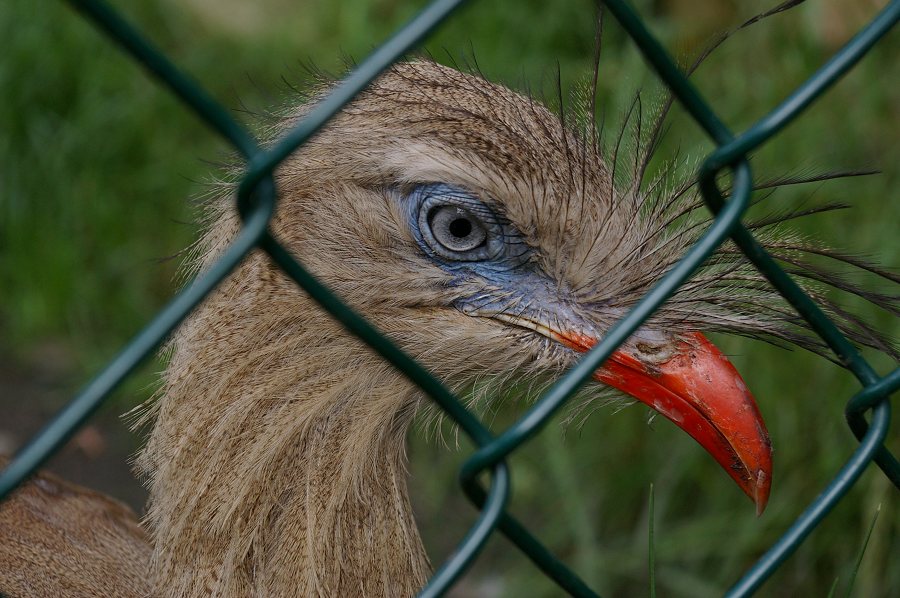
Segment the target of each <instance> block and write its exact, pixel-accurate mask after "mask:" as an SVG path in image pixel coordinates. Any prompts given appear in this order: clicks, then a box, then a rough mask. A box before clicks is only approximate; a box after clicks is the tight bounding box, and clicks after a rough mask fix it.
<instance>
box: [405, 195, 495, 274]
mask: <svg viewBox="0 0 900 598" xmlns="http://www.w3.org/2000/svg"><path fill="white" fill-rule="evenodd" d="M421 193H422V195H421V197H422V200H421V203H419V212H418V216H417V224H418V228H419V233H420V234H421V236H422V240H423V241H424V243H425V245H427V247H428V249H430V250H431V251H433V252H434V253H435V254H436V255H438V256H440V257H442V258H444V259H447V260H452V261H456V262H479V261H486V260H492V259H495V258H497V257H499V256H500V255H502V254H503V252H504V246H505V241H504V235H503V227H502V225H501V224H500V222H499V219H498V218H497V216H496V214H494V211H493V210H491V209H490V208H489V207H488V206H486V205H485V204H484V203H483V202H481V201H479V200H478V199H477V198H475V197H474V196H473V195H471V194H470V193H467V192H465V191H463V190H461V189H458V188H455V187H451V186H449V185H429V186H427V187H423V188H421Z"/></svg>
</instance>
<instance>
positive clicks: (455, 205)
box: [395, 183, 771, 513]
mask: <svg viewBox="0 0 900 598" xmlns="http://www.w3.org/2000/svg"><path fill="white" fill-rule="evenodd" d="M395 197H397V198H398V200H399V201H400V202H401V207H402V208H403V210H404V212H405V213H406V214H407V221H408V223H409V228H410V232H411V233H412V236H413V238H414V239H415V241H416V243H417V244H418V246H419V249H420V250H421V251H422V253H423V254H425V255H426V256H428V258H429V259H430V260H431V261H433V262H434V263H435V264H437V265H438V266H439V267H440V268H442V269H443V270H445V271H446V272H448V273H450V274H451V275H452V276H453V278H452V280H451V283H450V284H451V285H452V286H454V287H456V289H457V290H458V291H460V292H459V293H458V294H457V295H456V297H457V298H456V299H455V300H454V302H453V307H456V308H457V309H459V310H460V311H462V312H463V313H465V314H467V315H470V316H473V317H482V318H489V319H492V320H494V321H496V322H501V323H503V324H504V325H507V326H511V327H515V328H518V329H526V330H530V331H532V332H534V333H536V335H540V336H541V337H544V338H546V339H550V340H552V341H555V342H556V343H558V344H560V345H562V346H563V347H566V348H567V349H569V350H571V351H572V352H573V359H574V353H580V352H584V351H587V350H589V349H590V348H591V347H593V346H594V345H595V344H596V343H597V341H598V339H600V338H602V336H603V333H604V331H605V330H606V329H608V327H609V326H610V325H611V324H612V323H613V322H615V321H616V320H617V319H619V318H620V317H621V316H622V315H623V314H622V313H621V310H619V311H618V312H616V311H612V309H611V308H609V307H608V306H603V305H590V306H583V305H579V303H578V302H577V301H575V300H574V299H572V298H571V296H572V294H571V293H569V292H568V291H567V289H566V288H565V287H564V285H561V284H559V283H558V282H556V281H554V280H553V279H552V277H551V276H549V275H548V274H546V273H545V272H543V271H541V270H540V268H538V267H537V266H536V265H535V262H536V260H532V259H531V258H532V257H533V252H536V251H538V250H537V249H533V248H531V247H529V246H528V245H527V244H526V242H525V240H524V238H523V235H522V234H521V233H520V232H519V230H517V229H516V227H515V225H514V224H513V223H512V222H510V221H509V220H508V219H507V218H506V217H505V216H504V214H502V213H501V211H500V210H499V208H498V207H496V206H495V205H491V202H489V201H486V200H483V199H481V198H479V197H478V196H477V195H476V194H475V193H473V192H470V191H467V190H465V189H463V188H460V187H458V186H455V185H449V184H445V183H426V184H422V185H418V186H416V187H415V188H414V189H412V191H410V192H408V193H405V194H397V195H396V196H395ZM594 378H595V379H596V380H598V381H599V382H602V383H604V384H607V385H609V386H612V387H614V388H617V389H619V390H621V391H622V392H624V393H626V394H628V395H630V396H632V397H634V398H636V399H638V400H639V401H641V402H643V403H645V404H647V405H648V406H650V407H651V408H653V409H655V410H656V411H658V412H659V413H661V414H663V415H664V416H665V417H667V418H668V419H670V420H671V421H673V422H674V423H675V424H676V425H678V426H679V427H681V428H682V429H683V430H685V431H686V432H687V433H688V434H689V435H690V436H691V437H693V438H694V439H695V440H696V441H697V442H699V443H700V444H701V446H703V447H704V448H705V449H706V450H707V451H708V452H709V453H710V454H711V455H712V456H713V458H715V459H716V460H717V461H718V462H719V464H720V465H721V466H722V467H723V468H724V469H725V470H726V471H727V472H728V474H729V475H730V476H731V477H732V479H734V480H735V482H737V484H738V485H739V486H740V487H741V489H742V490H743V491H744V492H745V493H746V494H747V496H749V497H750V498H751V499H752V500H753V502H754V503H755V504H756V507H757V512H758V513H761V512H762V510H763V509H764V508H765V505H766V502H767V500H768V494H769V487H770V483H771V446H770V443H769V438H768V433H767V431H766V429H765V425H764V424H763V422H762V418H761V416H760V414H759V410H758V409H757V407H756V403H755V401H754V400H753V397H752V395H751V394H750V392H749V390H747V387H746V385H745V384H744V382H743V380H742V379H741V377H740V375H739V374H738V373H737V371H736V370H735V369H734V367H733V366H732V365H731V363H730V362H729V361H728V359H727V358H726V357H725V356H724V355H722V353H721V352H720V351H719V350H718V349H717V348H716V347H715V346H714V345H713V344H712V343H711V342H710V341H709V340H707V339H706V337H705V336H703V335H702V334H700V333H699V332H685V333H683V334H678V333H676V332H668V331H667V332H661V331H657V330H652V329H647V328H643V329H640V330H638V331H637V332H636V333H635V334H634V335H633V336H632V337H631V338H630V339H629V340H628V341H627V342H626V343H625V344H624V345H623V346H622V347H620V348H619V349H618V350H616V351H615V352H614V353H613V354H612V355H611V356H610V358H609V360H607V362H606V363H605V364H604V365H603V366H602V367H601V368H600V369H598V370H597V372H596V373H595V374H594Z"/></svg>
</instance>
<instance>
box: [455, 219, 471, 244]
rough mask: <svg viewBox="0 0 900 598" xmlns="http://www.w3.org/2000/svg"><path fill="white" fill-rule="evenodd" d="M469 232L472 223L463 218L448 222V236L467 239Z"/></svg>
mask: <svg viewBox="0 0 900 598" xmlns="http://www.w3.org/2000/svg"><path fill="white" fill-rule="evenodd" d="M471 232H472V223H471V222H469V221H468V220H466V219H465V218H457V219H455V220H453V221H452V222H450V234H451V235H453V236H454V237H456V238H457V239H462V238H465V237H468V236H469V233H471Z"/></svg>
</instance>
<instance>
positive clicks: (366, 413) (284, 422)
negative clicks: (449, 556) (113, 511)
mask: <svg viewBox="0 0 900 598" xmlns="http://www.w3.org/2000/svg"><path fill="white" fill-rule="evenodd" d="M215 304H216V300H215V299H213V300H211V301H210V302H209V303H208V306H209V305H212V306H214V305H215ZM219 305H220V307H222V309H225V312H221V311H219V312H217V313H216V316H215V317H216V318H217V325H216V326H215V327H209V326H208V325H204V324H203V322H202V320H203V317H204V316H203V314H204V313H205V312H203V311H201V312H200V313H199V315H198V316H197V317H196V318H195V319H194V320H192V321H189V322H188V323H187V324H186V325H185V326H184V328H183V329H182V331H181V332H180V333H179V336H177V337H176V338H175V341H174V351H173V355H172V357H171V360H170V364H169V367H168V369H167V372H166V374H165V379H164V388H163V392H162V396H161V399H160V400H159V401H158V402H157V403H156V405H155V406H154V407H153V412H152V413H151V416H155V423H154V426H153V429H152V431H151V433H150V438H149V441H148V444H147V446H146V448H145V449H144V451H143V452H142V454H141V455H140V457H139V460H138V468H139V469H142V470H143V471H144V472H145V473H146V474H147V475H148V476H149V478H150V486H151V489H150V502H149V507H148V514H147V522H148V525H149V528H150V531H151V533H152V534H153V539H154V553H153V562H152V565H151V570H152V571H153V574H154V575H155V583H156V587H157V588H158V591H159V593H160V594H166V595H178V596H200V595H203V596H207V595H210V594H211V595H222V596H247V595H254V596H255V595H262V596H298V595H300V596H306V595H328V596H363V595H364V596H409V595H413V594H415V592H416V591H418V590H419V589H420V588H421V586H422V585H423V583H424V581H425V578H426V576H427V575H428V572H429V564H428V559H427V556H426V554H425V552H424V549H423V546H422V543H421V540H420V538H419V534H418V530H417V528H416V525H415V521H414V519H413V516H412V509H411V507H410V503H409V497H408V492H407V485H406V470H405V466H406V455H405V435H406V431H407V428H408V426H409V423H410V421H411V419H412V417H413V415H414V407H415V395H414V393H413V391H412V390H411V388H410V386H409V385H408V384H407V383H405V382H404V381H403V379H402V378H400V377H399V376H398V374H397V373H396V372H394V371H393V370H392V369H391V368H390V367H388V366H386V365H384V364H383V363H382V362H381V361H380V360H378V358H377V357H375V356H374V355H371V354H369V352H368V351H366V350H365V349H364V348H362V346H361V345H360V344H359V343H358V342H357V341H355V339H348V338H347V335H345V334H334V335H331V334H328V332H327V331H328V326H329V324H328V323H327V322H324V321H322V322H312V323H310V322H309V318H310V316H309V313H310V312H305V313H304V314H303V318H301V319H299V320H297V322H295V323H294V324H293V325H292V324H291V323H287V324H285V323H282V327H281V328H279V329H278V330H277V331H275V332H273V330H274V329H273V327H271V326H263V325H262V324H261V323H260V322H258V323H257V324H258V325H257V324H254V323H253V318H252V317H249V316H248V315H247V313H246V312H243V313H241V317H240V319H239V321H240V322H241V324H240V326H239V327H238V326H232V325H230V324H229V316H228V313H227V309H228V308H226V307H224V306H226V305H228V302H227V301H226V302H223V303H221V304H219ZM237 321H238V319H236V320H235V322H237ZM292 326H295V329H294V330H290V328H291V327H292ZM285 327H287V330H286V331H285V330H284V328H285ZM311 330H314V331H316V334H315V335H313V334H311V333H309V332H308V331H311ZM323 330H325V331H326V333H325V334H322V331H323ZM236 335H237V336H236ZM326 339H327V340H326ZM341 343H344V344H343V345H341ZM334 355H342V356H352V357H351V358H348V359H335V358H334V357H333V356H334ZM330 356H331V357H330Z"/></svg>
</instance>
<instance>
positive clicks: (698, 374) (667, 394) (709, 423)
mask: <svg viewBox="0 0 900 598" xmlns="http://www.w3.org/2000/svg"><path fill="white" fill-rule="evenodd" d="M557 335H558V339H559V340H560V341H561V342H562V343H563V344H565V345H567V346H569V347H570V348H572V349H574V350H576V351H580V352H584V351H587V350H589V349H590V348H591V347H593V346H594V345H595V344H596V343H597V341H596V339H593V338H591V337H587V336H584V335H582V334H578V333H566V332H560V333H557ZM594 378H595V379H597V380H599V381H601V382H603V383H604V384H608V385H609V386H613V387H615V388H618V389H619V390H621V391H623V392H625V393H627V394H629V395H631V396H632V397H634V398H636V399H637V400H639V401H641V402H643V403H646V404H647V405H649V406H650V407H652V408H653V409H655V410H656V411H658V412H659V413H661V414H663V415H664V416H666V417H667V418H669V419H670V420H672V421H673V422H674V423H675V424H676V425H677V426H678V427H680V428H681V429H682V430H684V431H685V432H687V433H688V434H690V435H691V437H692V438H693V439H694V440H696V441H697V442H699V443H700V445H701V446H702V447H703V448H705V449H706V451H707V452H708V453H709V454H710V455H712V456H713V458H714V459H715V460H716V461H718V462H719V465H721V466H722V468H723V469H724V470H725V471H727V472H728V475H730V476H731V477H732V478H733V479H734V481H735V482H737V484H738V486H740V487H741V489H742V490H743V491H744V493H746V494H747V496H749V497H750V499H751V500H752V501H753V502H754V503H755V504H756V513H757V515H759V514H761V513H762V512H763V510H764V509H765V508H766V503H767V502H768V500H769V487H770V485H771V481H772V445H771V443H770V441H769V434H768V432H767V431H766V427H765V424H764V423H763V420H762V416H761V415H760V413H759V409H758V408H757V406H756V402H755V401H754V400H753V395H751V394H750V391H749V390H747V386H746V385H745V384H744V381H743V380H742V379H741V376H740V374H738V373H737V370H735V368H734V366H733V365H731V362H729V361H728V359H727V358H726V357H725V356H724V355H722V352H721V351H719V350H718V349H717V348H716V347H715V345H713V344H712V343H711V342H709V340H707V338H706V337H705V336H703V335H702V334H700V333H699V332H696V333H692V334H690V335H688V336H687V337H686V338H685V340H680V341H678V344H677V346H676V348H675V354H674V355H673V356H672V357H671V359H669V360H668V361H666V362H664V363H661V364H656V363H654V364H646V363H642V362H641V361H640V360H638V359H637V358H636V357H634V356H633V355H632V354H630V353H628V352H627V350H619V351H616V352H615V353H613V354H612V356H611V357H610V358H609V359H608V360H607V361H606V363H605V364H604V365H603V367H601V368H600V369H599V370H597V372H596V373H595V374H594Z"/></svg>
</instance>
